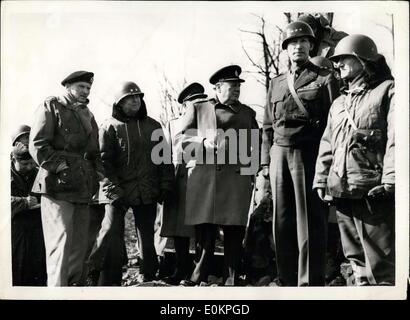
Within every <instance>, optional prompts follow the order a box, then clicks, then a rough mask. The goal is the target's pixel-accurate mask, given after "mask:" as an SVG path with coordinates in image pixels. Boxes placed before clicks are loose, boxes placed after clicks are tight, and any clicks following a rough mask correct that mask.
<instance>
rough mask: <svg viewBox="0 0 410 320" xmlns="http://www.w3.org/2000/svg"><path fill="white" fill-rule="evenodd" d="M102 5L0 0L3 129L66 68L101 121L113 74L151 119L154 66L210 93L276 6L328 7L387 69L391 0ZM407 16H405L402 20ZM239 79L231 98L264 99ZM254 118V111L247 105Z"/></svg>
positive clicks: (53, 88) (27, 115) (156, 91)
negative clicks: (78, 75) (137, 91)
mask: <svg viewBox="0 0 410 320" xmlns="http://www.w3.org/2000/svg"><path fill="white" fill-rule="evenodd" d="M347 3H348V5H346V2H345V3H344V4H343V3H342V5H341V4H340V3H338V2H304V3H303V4H302V5H301V3H300V2H246V1H241V2H190V1H184V2H168V1H167V2H138V1H137V2H119V1H118V2H109V1H90V2H85V1H70V2H68V1H62V2H59V1H46V2H37V1H3V2H2V12H1V14H2V25H1V27H2V28H1V33H2V34H1V35H2V37H1V41H2V46H1V50H2V51H1V58H2V61H1V62H2V65H1V67H2V68H1V76H2V79H1V80H2V81H1V86H2V87H1V89H2V90H1V108H2V109H1V111H2V114H1V115H2V125H3V129H6V131H7V132H10V130H12V129H13V128H15V127H16V126H17V125H18V124H21V123H27V124H30V123H31V121H32V118H33V113H34V111H35V109H36V107H37V106H38V105H39V104H40V103H41V102H42V101H43V100H44V99H45V98H46V97H48V96H51V95H58V94H60V93H62V91H63V87H62V86H61V85H60V82H61V80H62V79H63V78H65V76H66V75H68V74H69V73H71V72H73V71H76V70H88V71H93V72H94V73H95V79H94V84H93V86H92V91H91V94H90V97H89V98H90V101H91V102H90V104H89V107H90V109H91V111H92V112H93V113H94V114H95V117H96V119H97V122H98V123H101V121H103V120H104V119H105V118H107V117H108V116H109V115H110V114H111V104H112V101H113V97H112V95H113V93H114V89H115V87H116V86H117V85H118V83H120V82H122V81H128V80H130V81H134V82H136V83H137V84H138V85H139V86H140V87H141V89H142V91H143V92H144V93H145V101H146V103H147V107H148V114H149V115H150V116H152V117H154V118H156V119H159V114H160V112H161V108H160V103H159V101H160V99H159V96H160V85H159V82H160V79H161V78H162V73H164V74H166V76H167V77H168V78H169V80H170V81H171V82H172V83H173V84H174V85H175V86H176V87H177V88H182V83H183V80H184V79H186V81H188V82H193V81H198V82H200V83H202V84H203V85H204V86H205V89H206V92H207V93H208V94H211V95H212V94H213V88H212V86H211V85H210V84H209V82H208V79H209V76H210V75H211V74H212V73H214V72H215V71H216V70H217V69H219V68H221V67H223V66H225V65H228V64H239V65H241V66H242V69H243V70H245V71H250V70H252V67H251V65H250V63H249V61H248V60H247V58H246V56H245V54H244V52H243V50H242V48H241V41H243V43H244V44H245V46H246V47H247V48H248V50H249V51H250V52H251V53H252V54H255V53H257V51H255V50H256V49H257V48H258V45H257V43H256V42H255V38H254V37H253V36H252V35H249V34H244V33H241V32H240V31H239V29H246V30H255V31H256V30H258V27H259V21H258V19H257V18H256V17H255V16H253V15H252V13H253V14H257V15H260V16H264V17H265V19H266V21H267V25H266V30H267V31H268V34H273V32H274V31H275V30H277V29H276V27H275V25H278V26H280V27H283V26H285V25H286V20H285V17H284V15H283V13H282V12H284V11H289V12H298V11H305V12H314V11H321V12H329V11H334V12H335V17H334V22H333V26H334V28H335V29H337V30H343V31H345V32H347V33H364V34H366V35H369V36H370V37H371V38H373V39H374V40H375V42H376V44H377V46H378V48H379V52H380V53H383V54H385V55H386V57H387V61H388V62H389V64H390V66H391V67H392V69H393V70H394V69H395V68H394V60H393V55H392V52H393V42H392V40H393V39H392V36H391V34H390V33H389V31H388V30H387V29H386V28H385V27H384V26H389V25H390V24H391V20H390V19H391V18H390V16H389V15H388V14H386V12H387V13H389V12H395V11H396V12H397V10H396V9H397V8H395V6H394V5H393V3H392V2H383V1H378V2H376V3H377V5H375V3H374V2H373V3H372V4H369V5H365V4H364V3H358V2H347ZM407 21H408V20H407ZM242 77H243V78H244V79H245V80H246V82H245V83H244V84H243V85H242V92H241V97H240V100H241V102H243V103H245V104H250V105H260V106H263V105H264V103H265V90H264V87H263V86H262V85H261V84H259V83H258V82H257V81H256V80H255V78H254V76H253V75H252V74H249V73H246V74H243V75H242ZM256 111H257V112H258V114H259V117H260V116H261V114H262V108H256Z"/></svg>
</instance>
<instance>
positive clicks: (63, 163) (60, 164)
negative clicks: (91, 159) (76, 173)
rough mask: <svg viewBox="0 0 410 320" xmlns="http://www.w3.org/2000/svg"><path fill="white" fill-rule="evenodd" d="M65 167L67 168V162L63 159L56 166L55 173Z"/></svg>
mask: <svg viewBox="0 0 410 320" xmlns="http://www.w3.org/2000/svg"><path fill="white" fill-rule="evenodd" d="M67 169H68V165H67V163H66V162H65V161H61V162H60V163H59V164H58V166H57V168H56V173H60V172H62V171H64V170H67Z"/></svg>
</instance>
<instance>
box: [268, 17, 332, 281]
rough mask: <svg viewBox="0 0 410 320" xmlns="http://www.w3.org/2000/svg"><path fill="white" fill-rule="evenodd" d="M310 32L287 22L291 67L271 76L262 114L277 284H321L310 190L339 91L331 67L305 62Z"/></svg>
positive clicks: (318, 211)
mask: <svg viewBox="0 0 410 320" xmlns="http://www.w3.org/2000/svg"><path fill="white" fill-rule="evenodd" d="M314 42H315V35H314V33H313V30H312V28H310V26H309V25H308V24H306V23H304V22H301V21H297V22H293V23H290V24H289V25H287V26H286V28H285V29H284V32H283V41H282V48H283V49H284V50H286V51H287V54H288V56H289V59H290V62H291V66H290V70H289V71H288V72H286V73H284V74H280V75H278V76H277V77H276V78H273V79H272V80H271V83H270V88H269V92H268V96H267V101H266V107H265V114H264V119H263V139H262V152H261V163H262V167H263V174H264V175H265V176H270V181H271V187H272V198H273V236H274V243H275V252H276V264H277V270H278V282H277V283H278V284H279V285H284V286H318V285H324V284H325V283H324V280H325V278H324V276H325V251H326V246H325V243H326V209H327V208H326V206H325V205H324V204H323V203H322V202H321V201H320V199H319V198H318V196H317V195H316V194H315V193H314V192H313V190H312V183H313V176H314V173H315V162H316V157H317V153H318V148H319V142H320V138H321V136H322V134H323V131H324V129H325V127H326V122H327V114H328V111H329V108H330V105H331V104H332V101H333V100H334V99H335V98H336V97H337V96H338V95H339V88H338V81H337V79H336V78H335V77H334V75H333V73H332V72H331V71H328V70H326V69H323V68H319V67H317V66H315V65H313V64H312V63H311V62H310V61H309V52H310V51H311V50H312V49H313V46H314Z"/></svg>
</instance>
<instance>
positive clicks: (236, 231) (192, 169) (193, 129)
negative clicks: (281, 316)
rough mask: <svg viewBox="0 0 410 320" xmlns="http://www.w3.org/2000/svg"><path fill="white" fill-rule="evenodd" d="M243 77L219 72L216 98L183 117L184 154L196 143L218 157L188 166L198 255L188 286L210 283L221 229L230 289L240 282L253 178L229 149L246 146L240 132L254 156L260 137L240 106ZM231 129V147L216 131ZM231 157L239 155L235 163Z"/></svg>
mask: <svg viewBox="0 0 410 320" xmlns="http://www.w3.org/2000/svg"><path fill="white" fill-rule="evenodd" d="M240 73H241V68H240V67H239V66H237V65H231V66H227V67H224V68H222V69H220V70H218V71H217V72H216V73H215V74H214V75H212V76H211V78H210V80H209V82H210V83H211V84H213V85H214V86H215V98H212V99H207V100H199V101H197V102H194V103H192V104H191V105H189V107H188V108H187V111H186V114H185V115H184V117H183V122H184V124H183V128H184V129H185V131H184V134H183V137H182V143H183V147H184V151H185V152H187V150H188V149H187V148H188V146H192V145H194V144H196V145H197V146H198V148H197V149H196V150H198V154H199V153H202V152H203V153H204V154H206V155H208V154H211V155H212V154H213V155H216V157H215V158H214V159H213V161H205V163H203V162H202V163H201V161H199V160H195V159H193V160H192V161H191V160H190V161H189V162H188V164H187V168H188V180H187V194H186V205H185V214H186V216H185V223H186V224H188V225H194V226H195V237H196V242H197V246H198V249H199V250H198V253H199V257H198V262H197V263H196V266H195V269H194V271H193V273H192V275H191V278H190V281H186V282H184V283H183V284H184V285H197V284H200V283H201V282H202V281H207V278H208V275H209V272H210V269H211V266H212V258H213V254H214V249H215V239H216V236H217V230H218V226H221V228H222V230H223V233H224V260H225V271H226V274H225V275H224V279H225V285H229V286H232V285H238V284H239V283H238V280H239V267H240V261H241V252H242V240H243V238H244V234H245V227H246V223H247V220H248V211H249V205H250V200H251V194H252V177H251V175H245V174H242V173H243V171H242V169H243V168H244V167H248V166H249V163H242V162H241V160H240V159H241V155H239V153H240V152H238V150H235V149H234V148H232V150H230V148H231V142H232V141H230V140H231V139H232V138H234V139H236V141H234V142H236V143H237V145H238V146H239V145H240V144H241V142H242V143H243V141H241V140H240V139H239V131H240V130H241V129H242V130H245V132H246V137H247V140H246V144H245V146H246V150H242V151H243V153H245V152H246V154H252V156H253V155H254V153H251V152H250V150H251V143H250V141H251V138H250V136H251V134H252V129H255V130H254V132H253V133H256V134H257V135H258V124H257V122H256V119H255V115H256V113H255V111H254V110H252V109H251V108H250V107H248V106H246V105H244V104H242V103H240V102H239V94H240V85H241V83H242V82H244V80H243V79H241V78H239V75H240ZM229 129H230V130H231V132H232V131H233V132H235V133H236V136H235V137H232V136H229V144H228V143H227V140H228V137H226V136H223V135H221V134H217V133H218V132H226V131H227V130H229ZM253 150H254V151H255V150H257V148H254V149H253ZM230 151H231V152H230ZM230 153H235V154H236V155H239V156H238V157H237V158H236V159H231V158H230ZM221 154H224V155H225V158H224V159H225V161H218V160H219V156H220V155H221ZM222 158H223V157H222ZM207 159H208V158H207ZM210 159H212V157H210ZM228 160H229V162H228ZM231 160H233V161H231ZM251 160H252V159H249V161H251ZM256 160H258V159H256ZM258 163H259V162H258ZM255 171H257V168H256V170H255ZM255 173H256V172H255Z"/></svg>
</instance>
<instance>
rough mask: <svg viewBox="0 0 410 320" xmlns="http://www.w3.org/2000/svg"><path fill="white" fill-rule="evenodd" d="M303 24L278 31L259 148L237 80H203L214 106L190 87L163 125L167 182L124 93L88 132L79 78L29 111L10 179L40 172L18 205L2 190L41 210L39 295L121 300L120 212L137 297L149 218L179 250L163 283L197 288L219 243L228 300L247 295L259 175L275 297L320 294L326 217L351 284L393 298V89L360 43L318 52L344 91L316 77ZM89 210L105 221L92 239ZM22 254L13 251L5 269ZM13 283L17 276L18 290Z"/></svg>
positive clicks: (367, 45) (144, 275)
mask: <svg viewBox="0 0 410 320" xmlns="http://www.w3.org/2000/svg"><path fill="white" fill-rule="evenodd" d="M305 18H306V17H305V16H302V17H301V18H300V20H298V21H296V22H293V23H290V24H289V25H287V27H286V28H285V29H284V32H283V38H282V39H283V40H282V49H283V50H286V52H287V54H288V57H289V61H290V69H289V71H288V72H286V73H284V74H280V75H278V76H277V77H275V78H273V79H272V80H271V83H270V89H269V92H268V95H267V103H266V107H265V113H264V120H263V128H262V134H261V137H260V136H259V132H260V130H259V127H258V124H257V122H256V113H255V111H254V110H253V109H251V108H250V107H248V106H246V105H244V104H242V103H241V102H240V101H239V95H240V85H241V83H242V82H243V81H244V80H243V79H241V78H240V74H241V68H240V67H239V66H237V65H230V66H227V67H224V68H222V69H220V70H218V71H217V72H215V73H214V74H213V75H212V76H211V77H210V79H209V82H210V83H211V84H212V85H213V86H214V91H215V96H214V97H212V98H208V97H207V95H206V94H205V93H204V87H203V86H202V85H201V84H199V83H192V84H190V85H189V86H187V87H186V88H185V89H184V90H183V91H182V92H181V93H180V95H179V97H178V102H179V103H181V104H183V105H184V110H185V111H184V114H183V115H182V116H181V117H180V118H179V119H177V120H173V121H170V123H169V131H170V133H171V138H170V139H169V140H170V146H169V147H170V148H169V149H168V147H165V148H164V149H163V151H164V152H167V151H169V150H172V156H173V159H172V160H173V163H174V165H175V167H174V165H173V164H172V163H171V162H169V163H168V162H161V163H158V162H157V161H154V159H153V151H154V149H155V148H156V147H157V145H158V142H157V141H158V140H156V139H153V138H152V137H153V136H160V137H162V138H163V139H162V140H161V139H160V143H162V144H163V145H164V146H168V144H167V142H166V141H165V140H164V137H165V134H164V132H163V131H162V130H163V129H162V128H161V126H160V124H159V123H158V122H156V121H155V120H154V119H152V118H150V117H149V116H148V115H147V107H146V105H145V102H144V99H143V97H144V93H143V92H142V91H141V89H140V88H139V87H138V86H137V85H136V84H135V83H133V82H126V83H123V84H122V85H121V87H120V88H119V90H118V91H117V95H116V97H115V101H113V113H112V116H111V117H110V118H109V119H107V120H106V121H105V122H104V123H103V124H102V125H101V126H100V128H98V127H97V124H96V122H95V120H94V116H93V115H92V113H91V112H90V111H89V109H88V107H87V104H88V99H87V97H88V95H89V93H90V89H91V85H92V82H93V76H94V75H93V73H91V72H86V71H78V72H74V73H73V74H71V75H69V76H68V77H67V78H65V79H64V80H63V81H62V85H63V86H65V87H66V94H65V95H64V96H63V97H50V98H48V99H46V101H45V102H44V103H43V104H42V105H40V107H39V109H38V110H37V111H36V114H35V120H34V122H33V126H32V129H31V132H30V133H29V137H30V138H29V142H28V143H27V141H26V142H19V143H18V146H17V147H19V148H20V149H24V150H23V151H21V150H20V149H19V150H17V147H15V148H14V149H13V152H12V159H13V160H12V161H13V163H14V165H13V164H12V170H13V168H18V167H19V166H18V163H19V158H18V154H20V153H24V154H25V157H27V158H30V155H31V156H32V158H33V159H34V161H35V162H36V164H37V165H38V168H39V169H38V172H37V174H36V177H35V180H34V181H31V182H30V183H29V182H28V180H27V179H26V180H27V183H29V184H31V185H32V188H31V186H30V188H29V187H26V188H25V194H21V195H20V194H19V195H17V194H15V195H13V189H12V201H13V196H21V197H25V200H22V201H25V206H24V210H26V211H27V210H28V209H31V208H32V207H33V206H34V204H37V200H35V201H34V199H36V198H33V199H32V196H30V194H33V195H36V196H37V197H38V196H40V197H41V202H40V203H41V225H42V230H41V228H38V230H40V231H38V232H42V233H43V234H44V244H45V261H46V269H47V285H48V286H68V285H70V286H74V285H84V284H85V283H86V282H87V280H88V281H90V282H89V283H91V284H92V285H96V284H99V285H106V286H107V285H121V274H122V266H123V264H124V261H125V260H126V250H125V245H124V215H125V213H126V212H127V211H128V210H129V209H132V211H133V214H134V220H135V226H136V231H137V235H138V240H139V245H140V249H141V260H142V265H141V279H140V281H141V282H145V281H151V280H154V279H156V274H157V271H158V260H157V256H156V252H155V248H154V223H155V217H156V211H157V204H163V209H164V210H163V220H162V229H161V235H162V236H166V237H172V238H174V245H175V251H176V269H175V272H174V274H172V275H171V276H170V277H167V278H166V279H164V281H165V282H167V283H170V284H174V285H175V284H180V285H183V286H197V285H201V283H206V281H207V279H208V276H209V275H210V273H211V269H212V267H213V263H212V259H213V256H214V250H215V241H216V239H217V237H218V234H219V229H222V231H223V235H224V237H223V241H224V277H223V280H224V281H223V284H224V285H225V286H238V285H242V284H243V281H242V280H243V279H241V278H240V275H241V262H242V253H243V247H242V244H243V240H244V236H245V231H246V226H247V223H248V213H249V208H250V203H251V198H252V190H253V186H254V184H255V180H254V177H255V175H256V174H257V172H258V171H259V172H260V173H262V176H263V179H268V180H269V181H270V188H271V193H272V200H271V201H272V208H273V230H272V231H273V240H274V249H275V250H274V252H275V261H276V266H277V278H276V279H275V281H274V283H275V285H278V286H323V285H325V265H326V243H327V230H328V219H329V217H328V215H329V204H331V205H332V206H335V208H336V214H337V221H338V225H339V230H340V234H341V241H342V245H343V251H344V255H345V257H346V259H348V260H349V262H350V263H351V265H352V269H353V273H354V276H355V279H356V284H357V285H380V284H384V285H393V284H394V277H395V274H394V270H395V267H394V266H395V264H394V259H395V258H394V251H395V250H394V123H393V109H394V105H393V98H394V80H393V77H392V76H391V73H390V69H389V68H388V66H387V64H386V62H385V59H384V57H383V56H382V55H380V54H378V53H377V47H376V45H375V43H374V42H373V41H372V40H371V39H370V38H369V37H367V36H364V35H350V36H347V35H345V36H344V37H343V39H342V40H340V39H338V40H340V42H339V43H338V44H337V45H336V46H335V48H334V47H333V48H332V50H325V52H326V54H327V53H329V52H330V55H331V56H330V60H331V61H333V63H335V66H336V68H337V69H338V70H340V77H339V76H337V74H336V72H335V71H334V70H330V69H329V68H326V67H323V65H322V66H318V65H315V64H313V63H312V62H311V61H310V60H309V58H310V54H311V52H312V50H316V52H319V51H320V50H319V49H320V48H322V49H323V45H319V42H318V41H317V34H315V32H314V30H313V29H312V28H311V26H310V25H309V24H308V23H306V22H305V21H304V19H305ZM308 18H309V19H310V16H309V17H308ZM307 22H308V21H307ZM322 31H323V30H322ZM322 33H323V32H322ZM330 66H331V64H330ZM341 84H342V85H343V86H342V88H340V85H341ZM228 132H229V134H228ZM255 132H256V140H255V139H254V137H255ZM259 138H260V139H259ZM260 140H261V145H260ZM255 141H256V144H255ZM241 147H244V148H241ZM27 148H28V149H27ZM244 155H246V156H244ZM165 158H166V157H165ZM255 161H256V162H257V166H256V170H255V169H254V168H253V165H252V164H254V163H255ZM16 164H17V165H16ZM33 167H34V166H33ZM32 170H37V169H32ZM17 171H18V170H17ZM17 175H20V176H25V173H24V172H23V171H20V173H17ZM12 185H13V181H12ZM30 189H31V190H30ZM93 199H94V205H91V204H92V203H93ZM93 207H94V208H99V209H98V210H100V211H99V212H102V218H101V219H102V221H101V219H100V220H98V219H97V220H98V221H99V225H98V228H95V227H94V229H95V230H96V231H95V232H93V233H92V236H90V234H89V232H88V231H89V229H90V224H89V221H90V208H91V215H92V214H93V213H92V212H93ZM13 208H14V207H13ZM26 211H24V212H26ZM25 214H26V216H28V214H27V212H26V213H25ZM91 217H92V216H91ZM12 233H13V231H12ZM192 237H193V238H195V244H196V258H195V266H194V268H193V270H191V268H190V259H189V244H190V238H192ZM40 238H41V237H40ZM44 244H43V245H44ZM17 251H18V250H17V249H16V250H14V247H13V255H16V254H17ZM14 273H15V272H14V260H13V279H14ZM16 274H17V271H16ZM14 284H15V285H19V284H21V283H18V282H15V283H14Z"/></svg>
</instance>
